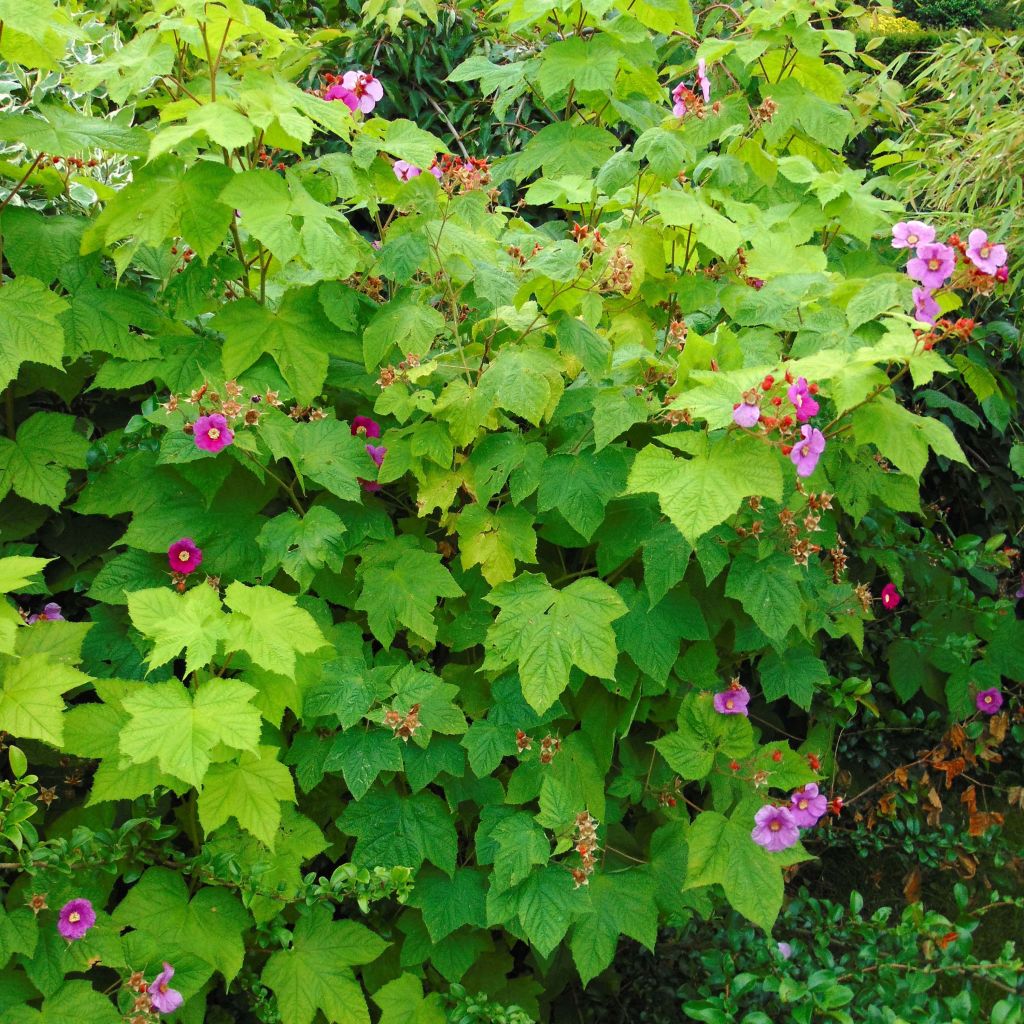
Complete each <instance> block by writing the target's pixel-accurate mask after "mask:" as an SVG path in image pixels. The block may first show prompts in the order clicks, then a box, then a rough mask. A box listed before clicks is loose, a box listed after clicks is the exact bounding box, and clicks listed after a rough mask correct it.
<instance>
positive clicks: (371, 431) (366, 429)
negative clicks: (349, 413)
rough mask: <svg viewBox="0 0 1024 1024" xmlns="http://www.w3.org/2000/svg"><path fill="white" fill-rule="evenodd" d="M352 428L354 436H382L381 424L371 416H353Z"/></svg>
mask: <svg viewBox="0 0 1024 1024" xmlns="http://www.w3.org/2000/svg"><path fill="white" fill-rule="evenodd" d="M350 429H351V432H352V436H353V437H380V424H379V423H378V422H377V421H376V420H371V419H370V417H369V416H353V417H352V426H351V428H350Z"/></svg>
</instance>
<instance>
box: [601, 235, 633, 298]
mask: <svg viewBox="0 0 1024 1024" xmlns="http://www.w3.org/2000/svg"><path fill="white" fill-rule="evenodd" d="M599 287H600V289H601V291H603V292H619V293H620V294H622V295H628V294H629V292H631V291H632V290H633V261H632V260H631V259H630V258H629V246H628V245H626V244H622V245H618V246H616V247H615V252H613V253H612V257H611V259H610V260H609V261H608V266H607V267H605V271H604V277H603V278H601V284H600V286H599Z"/></svg>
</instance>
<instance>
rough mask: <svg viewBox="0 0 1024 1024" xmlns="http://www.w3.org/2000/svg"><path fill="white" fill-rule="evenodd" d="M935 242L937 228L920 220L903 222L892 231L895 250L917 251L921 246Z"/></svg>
mask: <svg viewBox="0 0 1024 1024" xmlns="http://www.w3.org/2000/svg"><path fill="white" fill-rule="evenodd" d="M934 241H935V228H933V227H929V226H928V225H927V224H922V223H921V222H920V221H919V220H901V221H900V222H899V224H896V225H895V226H894V227H893V229H892V247H893V248H894V249H916V248H917V247H918V246H919V245H925V244H927V243H928V242H934Z"/></svg>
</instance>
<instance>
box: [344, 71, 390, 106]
mask: <svg viewBox="0 0 1024 1024" xmlns="http://www.w3.org/2000/svg"><path fill="white" fill-rule="evenodd" d="M341 87H342V88H343V89H347V90H348V91H349V92H350V93H352V95H353V96H354V97H355V100H356V106H357V107H358V109H359V110H361V111H362V112H363V113H364V114H369V113H370V112H371V111H372V110H373V108H374V107H375V106H377V103H378V102H379V101H380V100H382V99H383V98H384V86H382V85H381V84H380V82H379V81H378V80H377V79H376V78H374V77H373V75H370V74H367V73H366V72H364V71H346V72H345V74H343V75H342V76H341ZM345 102H346V103H347V102H348V101H347V100H346V101H345ZM352 109H353V110H354V109H356V108H355V107H353V108H352Z"/></svg>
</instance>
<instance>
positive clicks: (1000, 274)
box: [996, 267, 1010, 284]
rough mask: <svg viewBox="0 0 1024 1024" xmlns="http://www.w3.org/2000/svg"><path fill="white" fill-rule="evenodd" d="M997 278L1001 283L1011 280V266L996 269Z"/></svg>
mask: <svg viewBox="0 0 1024 1024" xmlns="http://www.w3.org/2000/svg"><path fill="white" fill-rule="evenodd" d="M996 280H997V281H998V282H999V283H1000V284H1006V282H1007V281H1009V280H1010V270H1009V268H1008V267H1000V268H999V269H998V270H997V271H996Z"/></svg>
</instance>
